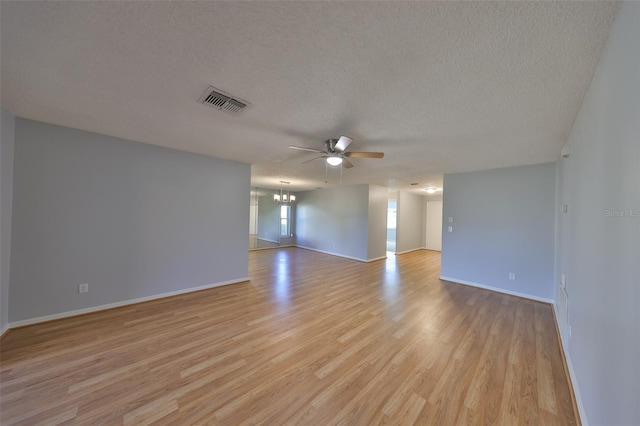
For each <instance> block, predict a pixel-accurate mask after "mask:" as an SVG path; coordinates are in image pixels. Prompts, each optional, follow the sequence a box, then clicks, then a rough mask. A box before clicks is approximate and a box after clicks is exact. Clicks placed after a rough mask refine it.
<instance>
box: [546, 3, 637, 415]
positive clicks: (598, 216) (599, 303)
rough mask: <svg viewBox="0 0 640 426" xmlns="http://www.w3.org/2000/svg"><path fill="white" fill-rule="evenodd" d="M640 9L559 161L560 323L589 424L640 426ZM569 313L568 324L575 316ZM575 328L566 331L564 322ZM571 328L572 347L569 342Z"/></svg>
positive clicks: (625, 20) (617, 32)
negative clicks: (562, 277) (561, 211)
mask: <svg viewBox="0 0 640 426" xmlns="http://www.w3.org/2000/svg"><path fill="white" fill-rule="evenodd" d="M639 23H640V3H638V2H625V3H623V5H622V7H621V9H620V11H619V13H618V16H617V17H616V20H615V22H614V25H613V27H612V30H611V33H610V35H609V40H608V43H607V46H606V47H605V50H604V52H603V55H602V57H601V58H600V62H599V65H598V68H597V69H596V73H595V74H594V77H593V80H592V82H591V86H590V88H589V91H588V92H587V95H586V97H585V99H584V101H583V103H582V107H581V109H580V111H579V113H578V116H577V118H576V121H575V123H574V126H573V128H572V130H571V134H570V136H569V140H568V144H569V146H570V149H571V155H570V156H569V158H567V159H562V160H560V164H559V168H558V172H559V176H558V199H559V203H560V204H567V205H568V212H567V214H559V215H558V234H557V235H558V237H557V238H558V245H557V257H556V262H557V266H556V272H557V275H556V280H555V281H556V283H559V282H560V274H561V273H564V274H565V276H566V288H567V295H568V312H564V309H565V306H564V304H563V303H562V301H563V298H564V296H563V294H562V290H561V289H560V286H559V285H558V284H557V285H556V289H555V290H556V295H557V297H556V303H557V310H558V311H559V312H560V315H558V316H559V322H560V326H561V329H564V343H565V346H567V347H568V352H567V353H568V361H569V364H570V368H571V370H572V372H573V375H574V379H575V383H574V384H575V385H576V386H575V387H576V391H577V393H578V395H579V405H580V408H581V411H582V413H583V421H585V424H591V425H604V424H607V425H639V424H640V408H639V407H640V404H638V401H640V389H639V388H640V368H639V367H638V363H639V361H640V326H639V324H640V316H639V315H638V311H639V310H640V294H639V288H640V267H639V266H638V265H640V173H639V172H638V170H640V147H639V145H640V124H639V123H640V25H639ZM567 313H568V315H567ZM565 320H568V322H565ZM568 324H570V325H571V330H572V333H571V337H570V336H569V333H568V329H569V327H568Z"/></svg>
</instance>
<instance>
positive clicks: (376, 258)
mask: <svg viewBox="0 0 640 426" xmlns="http://www.w3.org/2000/svg"><path fill="white" fill-rule="evenodd" d="M386 258H387V256H380V257H374V258H373V259H369V260H367V262H375V261H376V260H382V259H386Z"/></svg>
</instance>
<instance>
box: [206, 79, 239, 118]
mask: <svg viewBox="0 0 640 426" xmlns="http://www.w3.org/2000/svg"><path fill="white" fill-rule="evenodd" d="M200 102H201V103H203V104H205V105H209V106H211V107H213V108H215V109H219V110H221V111H226V112H230V113H232V114H238V113H240V111H242V110H244V109H245V108H247V107H248V106H250V105H251V104H249V102H246V101H242V100H240V99H238V98H234V97H233V96H231V95H229V94H228V93H224V92H223V91H222V90H219V89H216V88H215V87H212V86H209V88H208V89H207V91H206V92H204V95H202V97H201V98H200Z"/></svg>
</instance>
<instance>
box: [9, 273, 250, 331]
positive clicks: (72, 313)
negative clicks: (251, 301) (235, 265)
mask: <svg viewBox="0 0 640 426" xmlns="http://www.w3.org/2000/svg"><path fill="white" fill-rule="evenodd" d="M245 281H249V277H245V278H238V279H235V280H230V281H221V282H218V283H213V284H205V285H201V286H198V287H190V288H185V289H182V290H176V291H169V292H167V293H160V294H154V295H153V296H145V297H138V298H136V299H129V300H123V301H122V302H115V303H108V304H106V305H100V306H93V307H91V308H84V309H76V310H73V311H68V312H61V313H59V314H53V315H45V316H43V317H37V318H31V319H26V320H20V321H15V322H10V323H9V329H12V328H16V327H23V326H25V325H32V324H38V323H41V322H46V321H52V320H56V319H60V318H67V317H73V316H76V315H83V314H89V313H92V312H98V311H104V310H105V309H113V308H119V307H121V306H127V305H134V304H136V303H142V302H148V301H150V300H156V299H164V298H165V297H171V296H178V295H180V294H185V293H192V292H194V291H200V290H207V289H209V288H214V287H221V286H223V285H229V284H236V283H241V282H245Z"/></svg>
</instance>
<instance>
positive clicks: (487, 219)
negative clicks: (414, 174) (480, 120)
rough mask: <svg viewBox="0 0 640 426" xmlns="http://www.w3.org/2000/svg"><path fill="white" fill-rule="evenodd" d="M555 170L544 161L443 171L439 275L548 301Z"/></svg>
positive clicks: (551, 285) (552, 241) (553, 233)
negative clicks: (513, 275) (502, 167)
mask: <svg viewBox="0 0 640 426" xmlns="http://www.w3.org/2000/svg"><path fill="white" fill-rule="evenodd" d="M555 172H556V170H555V163H547V164H537V165H531V166H520V167H511V168H506V169H497V170H486V171H481V172H471V173H456V174H448V175H445V176H444V200H443V228H444V230H445V232H444V233H443V237H442V269H441V274H442V277H443V278H446V279H451V280H454V281H460V282H466V283H470V284H476V285H480V286H486V287H490V288H494V289H498V290H501V291H506V292H510V293H514V294H521V295H526V296H529V297H534V298H539V299H546V300H551V299H552V298H553V297H554V287H553V266H554V259H553V256H554V235H555V223H554V221H555V175H556V173H555ZM448 217H453V219H454V222H453V223H448V222H447V220H448ZM449 225H450V226H452V227H453V232H446V228H447V226H449ZM510 272H513V273H515V274H516V279H515V280H514V281H512V280H509V273H510Z"/></svg>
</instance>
